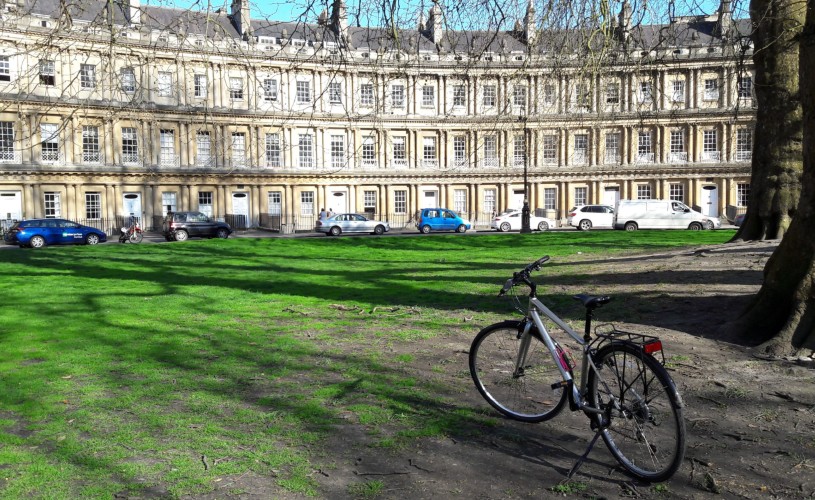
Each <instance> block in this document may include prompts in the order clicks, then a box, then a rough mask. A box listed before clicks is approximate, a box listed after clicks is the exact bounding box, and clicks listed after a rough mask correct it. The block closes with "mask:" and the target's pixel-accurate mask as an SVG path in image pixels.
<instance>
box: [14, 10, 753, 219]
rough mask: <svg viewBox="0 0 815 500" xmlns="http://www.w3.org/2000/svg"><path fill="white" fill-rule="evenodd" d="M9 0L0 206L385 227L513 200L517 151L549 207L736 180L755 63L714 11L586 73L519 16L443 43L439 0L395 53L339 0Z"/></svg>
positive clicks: (741, 185) (719, 191) (687, 198)
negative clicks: (63, 10) (359, 218)
mask: <svg viewBox="0 0 815 500" xmlns="http://www.w3.org/2000/svg"><path fill="white" fill-rule="evenodd" d="M22 7H23V6H22V5H19V6H18V11H17V12H10V13H9V12H7V13H6V15H5V17H4V18H3V24H2V26H0V219H22V218H33V217H65V218H70V219H74V220H79V221H84V222H87V223H89V224H95V223H96V224H99V225H102V226H105V225H106V224H107V225H108V226H110V227H111V228H112V227H115V225H116V223H115V222H112V221H116V219H117V218H122V217H126V216H129V215H130V214H133V215H136V216H138V217H142V218H143V219H144V220H145V221H146V224H147V225H148V226H149V225H151V224H152V225H156V224H157V221H158V220H160V218H161V216H162V215H163V214H165V213H166V212H167V210H200V211H202V212H205V213H207V214H209V215H212V216H214V217H218V218H227V220H229V221H230V222H232V223H234V224H238V225H241V224H246V225H251V226H258V225H261V226H266V227H272V228H273V229H283V230H286V229H287V228H288V229H294V228H297V229H303V230H305V229H309V228H310V227H313V222H314V218H315V217H316V215H317V213H318V212H319V210H320V209H321V208H326V209H328V208H331V209H333V211H334V212H341V211H357V212H370V213H373V214H375V215H376V216H377V217H380V218H385V219H388V220H390V221H391V222H392V223H394V225H397V226H398V225H399V224H402V223H406V222H407V221H408V220H409V218H410V215H411V214H412V213H414V212H415V211H416V210H418V209H419V208H423V207H427V206H446V207H449V208H452V209H454V210H457V211H460V212H462V213H464V214H466V215H467V216H469V217H470V218H472V219H476V220H478V221H479V222H480V223H482V224H484V223H488V221H489V217H490V216H491V214H492V213H494V212H499V211H501V210H504V209H506V208H519V207H520V205H521V204H522V202H523V191H524V186H523V173H524V170H525V169H526V171H527V175H528V181H529V199H530V207H531V208H532V209H533V210H535V209H538V210H545V211H546V212H547V214H548V215H550V216H555V217H558V218H564V217H565V214H566V211H567V210H568V209H569V208H571V207H572V206H575V205H579V204H584V203H609V204H613V203H614V202H615V201H616V200H618V199H630V198H634V199H636V198H665V199H668V198H670V199H677V200H681V201H683V202H685V203H687V204H688V205H691V206H695V207H697V208H699V209H701V210H702V211H703V212H704V213H706V214H708V215H711V216H725V215H730V216H732V214H734V213H735V212H736V211H738V210H739V207H744V206H745V205H746V203H747V197H748V196H749V190H750V185H749V182H750V180H749V179H750V160H751V155H752V146H753V120H754V111H753V105H754V102H753V92H752V77H751V73H750V67H749V66H747V67H745V66H744V65H741V64H739V63H738V61H737V60H736V58H735V57H733V55H732V54H733V51H732V47H731V46H728V45H727V44H724V43H722V42H721V40H717V39H716V37H714V36H707V35H704V33H710V32H715V30H711V29H710V25H715V24H716V23H719V22H720V21H718V20H714V19H707V20H700V19H697V20H696V23H695V25H694V26H695V27H694V26H691V24H693V23H689V24H688V26H686V27H685V28H684V29H683V33H685V40H686V42H687V43H685V44H680V45H678V46H672V47H668V48H656V49H653V50H649V51H642V50H636V49H631V50H629V52H628V53H627V57H626V58H625V61H626V62H624V63H619V64H609V65H607V67H605V68H604V70H603V71H602V72H595V73H593V74H588V73H587V72H586V71H585V69H584V68H581V67H580V64H578V63H577V61H574V62H572V63H571V64H565V65H564V64H563V63H562V62H561V61H555V60H554V59H552V60H551V62H547V56H546V55H545V54H541V53H534V52H532V51H530V50H529V47H527V46H526V45H527V44H528V42H529V39H530V38H531V36H530V34H529V33H527V32H526V29H525V31H524V32H523V33H509V34H502V38H501V40H504V41H503V42H501V43H500V45H499V46H498V47H493V46H489V47H486V48H485V50H481V51H479V53H478V54H477V55H473V54H472V53H471V52H464V51H457V50H455V46H454V43H453V42H450V43H449V44H448V45H449V46H448V48H447V49H446V50H445V49H444V46H445V42H444V41H445V39H444V38H443V35H442V34H440V33H438V31H440V25H439V23H438V18H439V17H438V13H437V12H438V11H436V13H435V14H434V9H438V8H439V7H438V5H434V7H433V9H431V11H430V20H429V21H428V23H427V25H428V26H429V28H428V29H425V30H421V29H420V30H417V31H416V32H415V33H413V42H412V43H413V45H411V47H412V48H411V50H409V51H406V50H393V48H392V47H387V46H386V45H385V44H383V43H381V42H378V41H376V40H375V39H373V38H372V37H371V36H370V30H362V29H359V28H348V27H347V26H345V25H344V24H343V18H342V10H343V9H344V6H343V5H342V2H340V1H339V0H338V1H337V2H335V5H334V11H335V12H334V13H332V20H331V22H328V21H325V20H324V21H325V22H323V23H322V24H318V25H314V26H310V25H295V24H287V23H268V22H264V23H260V22H258V21H252V20H250V19H249V17H248V10H246V9H245V6H243V5H242V4H241V3H240V2H239V1H238V2H235V3H234V4H233V13H232V15H226V14H223V13H218V14H211V13H210V16H209V17H214V18H216V20H217V22H218V24H217V26H218V29H217V30H213V29H211V28H210V27H208V28H207V29H198V30H196V29H195V27H196V26H198V27H199V28H200V26H201V22H202V21H201V19H200V18H197V17H195V16H196V15H197V14H196V13H194V12H186V13H185V14H184V15H185V16H186V17H185V19H187V24H186V26H185V27H184V28H185V29H183V30H182V29H168V28H167V26H169V25H172V23H173V21H171V19H173V18H174V17H175V18H178V17H179V16H180V14H179V11H175V10H174V9H166V8H155V7H141V6H139V5H138V4H135V3H134V2H131V3H130V4H128V5H125V6H124V8H123V10H122V11H121V12H118V13H116V15H115V16H112V19H111V18H109V19H111V23H110V24H108V25H107V27H106V28H100V27H99V26H98V25H95V24H94V23H93V22H87V23H83V22H80V19H79V17H81V16H77V17H75V18H74V22H73V24H72V25H71V26H69V27H58V26H57V24H58V20H55V19H53V18H52V17H50V16H49V15H46V14H39V15H38V14H36V12H31V11H29V12H26V13H25V14H23V13H21V12H19V10H20V9H22ZM44 10H48V9H47V7H46V8H45V9H44ZM338 10H339V12H337V11H338ZM92 14H93V13H92V12H91V13H90V14H87V15H88V16H91V15H92ZM434 15H435V18H436V22H435V23H434ZM719 18H721V15H720V16H719ZM116 19H118V20H119V21H118V24H117V22H116ZM11 20H13V22H12V21H11ZM182 24H183V23H182ZM241 26H244V27H245V26H251V29H241ZM423 28H424V27H423ZM694 30H696V31H695V32H696V33H697V34H696V35H694V34H693V33H694ZM182 31H183V32H184V34H183V35H182V34H180V33H181V32H182ZM434 31H435V32H434ZM699 33H702V34H703V35H701V36H700V35H699ZM111 37H115V41H114V42H113V43H111V42H110V40H111ZM493 48H499V49H500V50H488V49H493ZM106 221H108V222H106ZM107 229H110V228H107Z"/></svg>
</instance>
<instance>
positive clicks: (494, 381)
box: [470, 256, 685, 482]
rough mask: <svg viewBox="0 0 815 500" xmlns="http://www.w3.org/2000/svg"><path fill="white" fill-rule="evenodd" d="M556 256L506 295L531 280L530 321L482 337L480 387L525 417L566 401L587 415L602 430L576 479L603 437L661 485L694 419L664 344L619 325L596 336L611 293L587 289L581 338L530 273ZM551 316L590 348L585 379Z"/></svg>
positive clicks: (477, 362)
mask: <svg viewBox="0 0 815 500" xmlns="http://www.w3.org/2000/svg"><path fill="white" fill-rule="evenodd" d="M548 260H549V257H548V256H546V257H543V258H541V259H539V260H537V261H535V262H533V263H532V264H530V265H528V266H526V267H525V268H524V269H523V270H522V271H520V272H517V273H514V274H513V276H512V278H510V279H509V280H507V282H506V284H504V286H503V288H502V289H501V291H500V293H499V296H501V295H505V294H506V293H507V292H509V291H511V290H512V289H513V288H514V287H515V286H517V285H522V284H523V285H527V286H528V287H529V290H530V292H529V305H528V307H527V310H526V313H525V317H524V318H523V319H522V320H520V321H518V320H510V321H504V322H501V323H496V324H494V325H491V326H488V327H486V328H484V329H483V330H481V332H480V333H479V334H478V335H477V336H476V337H475V339H474V340H473V343H472V347H471V348H470V373H471V375H472V377H473V380H474V381H475V385H476V387H477V388H478V391H479V392H480V393H481V395H482V396H484V398H485V399H486V400H487V401H488V402H489V403H490V404H491V405H492V406H493V407H494V408H495V409H497V410H498V411H499V412H501V413H502V414H504V415H506V416H507V417H509V418H512V419H515V420H520V421H523V422H542V421H545V420H549V419H551V418H553V417H555V416H556V415H557V414H558V413H559V412H560V411H561V410H562V409H563V407H564V405H565V403H566V401H567V400H568V402H569V409H570V410H572V411H577V410H581V411H583V412H584V413H585V414H586V416H587V417H588V418H589V420H590V425H591V428H592V430H594V431H595V435H594V438H593V439H592V440H591V442H590V443H589V445H588V448H587V449H586V451H585V453H584V454H583V455H582V456H581V457H580V459H579V460H578V461H577V462H576V463H575V464H574V466H573V467H572V469H571V470H570V471H569V474H568V476H569V477H571V476H572V475H573V474H574V473H575V472H576V471H577V469H578V468H579V467H580V465H581V464H582V463H583V461H585V459H586V457H588V454H589V452H590V451H591V450H592V448H593V447H594V445H595V443H596V442H597V439H598V437H600V436H602V438H603V441H605V443H606V445H607V446H608V448H609V450H610V451H611V453H612V454H613V455H614V457H615V458H616V459H617V460H618V461H619V462H620V464H622V466H623V467H624V468H625V469H626V470H627V471H628V472H629V473H631V474H632V475H633V476H635V477H637V478H640V479H643V480H646V481H653V482H658V481H665V480H667V479H669V478H670V477H671V476H672V475H673V474H674V473H675V472H676V471H677V469H678V468H679V466H680V464H681V463H682V459H683V457H684V454H685V422H684V419H683V416H682V408H683V403H682V398H681V397H680V395H679V392H678V391H677V389H676V385H675V384H674V382H673V380H672V379H671V377H670V375H669V374H668V372H667V371H666V369H665V367H664V366H663V363H664V354H663V352H662V342H661V341H660V340H659V339H658V338H656V337H653V336H649V335H641V334H636V333H629V332H623V331H618V330H616V328H614V327H613V326H606V327H605V328H606V329H608V330H609V331H607V332H605V333H603V332H600V331H595V332H594V335H592V331H591V322H592V317H593V314H594V310H595V309H597V308H599V307H601V306H603V305H604V304H607V303H608V302H609V301H610V300H611V297H608V296H593V295H585V294H580V295H576V296H575V297H574V298H575V299H577V300H578V301H580V302H581V303H582V304H583V306H585V308H586V321H585V329H584V333H583V335H582V336H580V335H579V334H578V333H576V332H575V331H574V330H572V329H571V328H570V327H569V326H568V325H567V324H566V322H564V321H563V320H562V319H560V318H559V317H558V316H557V315H555V313H553V312H552V311H551V310H549V309H548V308H547V307H546V306H545V305H543V304H542V303H541V301H540V300H538V297H537V290H536V285H535V283H534V282H533V281H532V280H531V279H530V275H531V273H532V272H533V271H536V270H538V269H540V268H541V266H542V265H543V264H544V263H545V262H547V261H548ZM515 297H516V298H517V296H515ZM518 305H520V301H518ZM519 309H520V308H519ZM521 311H523V309H521ZM542 316H545V317H547V318H549V319H550V320H551V321H552V322H553V323H554V324H555V325H557V326H558V327H559V328H560V329H562V330H563V331H564V332H566V333H567V334H568V335H569V337H571V338H572V339H573V340H574V341H575V342H576V343H578V344H579V345H580V346H581V349H582V359H581V363H580V373H579V376H580V379H579V380H578V381H575V376H574V369H575V364H574V362H573V361H572V359H571V356H570V355H569V353H568V351H567V350H566V349H564V348H563V347H561V345H560V344H558V342H557V341H556V340H555V339H553V338H552V337H551V336H550V332H549V330H547V328H546V325H545V324H544V321H543V319H542ZM597 330H600V329H597ZM655 354H657V355H658V356H659V360H658V359H657V358H656V357H655V356H654V355H655Z"/></svg>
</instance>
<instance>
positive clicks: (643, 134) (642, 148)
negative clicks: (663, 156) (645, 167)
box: [637, 130, 654, 163]
mask: <svg viewBox="0 0 815 500" xmlns="http://www.w3.org/2000/svg"><path fill="white" fill-rule="evenodd" d="M653 161H654V153H653V152H652V150H651V132H650V131H648V130H640V131H639V133H638V134H637V162H639V163H648V162H653Z"/></svg>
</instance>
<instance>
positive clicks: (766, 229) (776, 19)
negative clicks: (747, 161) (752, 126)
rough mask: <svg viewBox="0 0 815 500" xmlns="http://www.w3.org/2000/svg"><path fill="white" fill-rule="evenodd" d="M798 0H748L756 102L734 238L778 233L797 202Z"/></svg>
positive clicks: (769, 236)
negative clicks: (741, 214)
mask: <svg viewBox="0 0 815 500" xmlns="http://www.w3.org/2000/svg"><path fill="white" fill-rule="evenodd" d="M804 15H805V7H804V2H801V1H800V0H751V2H750V18H751V20H752V22H753V46H754V50H753V54H754V55H753V62H754V63H755V71H756V75H755V93H756V100H757V101H758V110H757V112H756V130H755V135H754V137H755V140H754V141H753V169H752V179H751V181H750V199H749V201H748V205H747V216H746V217H745V220H744V223H743V224H742V226H741V227H740V228H739V231H738V233H737V234H736V236H735V237H734V238H733V239H734V240H765V239H778V238H782V237H783V236H784V234H785V233H786V231H787V229H788V227H789V224H790V221H791V220H792V217H793V215H795V210H796V207H797V206H798V197H799V195H800V184H801V169H802V163H801V103H800V98H799V93H798V35H799V33H800V32H801V28H802V26H803V24H804Z"/></svg>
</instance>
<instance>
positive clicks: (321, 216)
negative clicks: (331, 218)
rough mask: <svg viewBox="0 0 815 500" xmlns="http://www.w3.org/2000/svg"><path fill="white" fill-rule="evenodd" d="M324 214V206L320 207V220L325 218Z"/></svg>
mask: <svg viewBox="0 0 815 500" xmlns="http://www.w3.org/2000/svg"><path fill="white" fill-rule="evenodd" d="M326 215H327V214H326V213H325V209H324V208H321V209H320V220H325V219H326Z"/></svg>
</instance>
